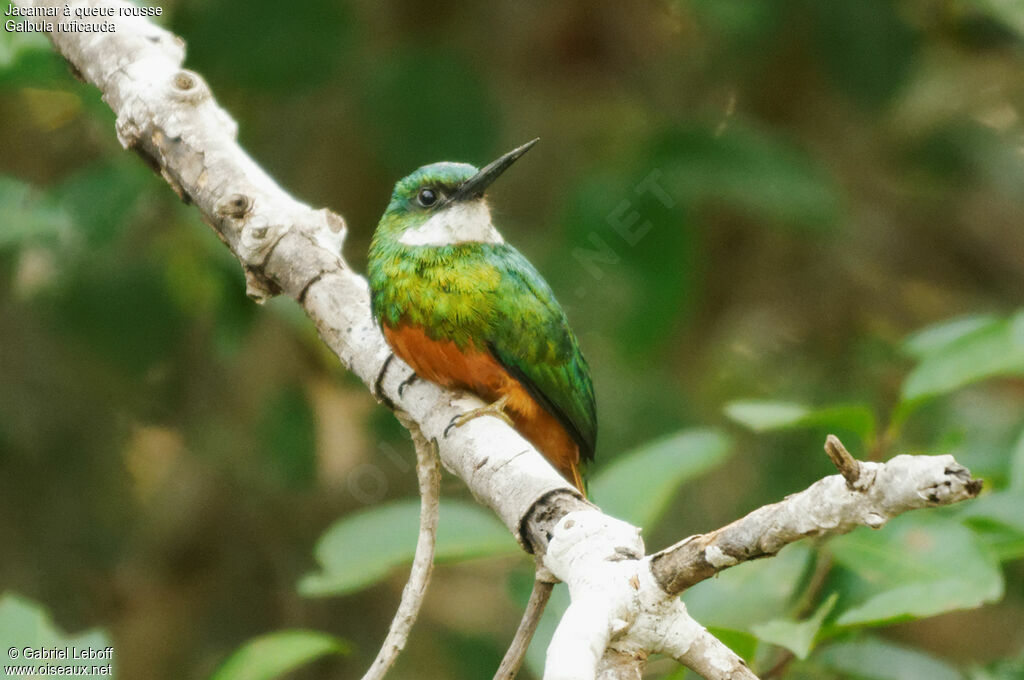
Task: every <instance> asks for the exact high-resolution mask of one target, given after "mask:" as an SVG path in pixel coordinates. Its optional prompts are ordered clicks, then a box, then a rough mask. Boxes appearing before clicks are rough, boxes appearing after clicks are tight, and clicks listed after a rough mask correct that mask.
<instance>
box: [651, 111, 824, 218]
mask: <svg viewBox="0 0 1024 680" xmlns="http://www.w3.org/2000/svg"><path fill="white" fill-rule="evenodd" d="M657 144H658V147H657V149H656V151H655V153H653V154H652V157H651V163H652V165H651V167H656V168H664V173H663V176H662V184H663V185H664V187H665V191H666V192H667V193H668V194H670V195H672V196H673V197H675V199H676V200H677V201H679V202H680V203H683V204H685V205H696V204H702V203H706V202H710V203H713V204H715V205H727V206H729V209H730V210H736V211H741V212H743V213H745V214H747V215H749V216H750V217H752V218H754V219H759V220H765V221H768V222H773V223H776V224H779V225H782V226H787V227H796V228H801V229H805V230H806V229H815V230H825V229H829V228H831V227H833V226H834V225H835V224H836V223H837V219H836V217H837V215H838V213H839V205H840V202H839V195H838V191H837V189H836V186H835V182H834V181H833V179H832V178H831V177H830V175H829V174H828V173H827V172H826V171H825V170H824V168H822V167H821V166H819V165H818V164H817V163H815V162H814V161H813V159H812V158H811V157H810V156H809V155H808V154H807V153H806V152H804V151H803V150H802V149H800V148H799V147H797V146H795V145H794V144H792V143H790V142H789V141H788V140H786V139H785V138H783V137H781V136H779V135H777V134H775V133H772V132H770V131H768V130H764V129H760V128H758V127H756V126H755V125H752V124H749V123H747V122H745V121H743V120H741V119H740V118H739V117H733V118H732V119H730V122H729V125H728V126H727V127H726V128H725V129H724V130H720V129H718V128H717V125H716V126H715V127H710V126H700V125H688V126H685V127H680V128H679V129H677V130H674V131H672V132H671V133H669V134H668V135H666V136H665V137H664V138H662V139H661V140H658V142H657Z"/></svg>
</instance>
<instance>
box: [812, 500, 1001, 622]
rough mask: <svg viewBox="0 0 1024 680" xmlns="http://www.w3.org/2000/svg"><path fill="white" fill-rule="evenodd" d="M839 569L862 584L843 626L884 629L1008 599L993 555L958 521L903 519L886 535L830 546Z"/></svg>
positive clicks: (862, 534) (864, 534)
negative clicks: (887, 624)
mask: <svg viewBox="0 0 1024 680" xmlns="http://www.w3.org/2000/svg"><path fill="white" fill-rule="evenodd" d="M829 550H830V552H831V553H832V555H833V557H834V559H835V562H836V564H838V565H841V566H843V567H845V568H847V569H849V570H850V571H852V572H853V573H854V574H855V575H856V576H857V577H858V578H859V579H860V581H861V585H862V586H863V589H862V592H861V593H859V597H858V599H859V602H858V603H857V604H854V605H853V606H850V607H848V608H846V610H845V611H844V612H843V613H842V614H841V615H840V616H839V618H838V619H837V621H836V623H837V624H838V625H841V626H854V625H865V624H878V623H882V622H890V621H900V620H906V619H912V618H923V617H926V616H933V615H935V614H941V613H944V612H948V611H954V610H957V609H970V608H974V607H978V606H980V605H982V604H983V603H985V602H994V601H996V600H998V599H999V598H1000V597H1002V594H1003V576H1002V572H1001V571H1000V569H999V563H998V560H997V559H996V557H995V555H994V554H993V553H992V551H991V550H990V549H989V548H988V547H987V546H986V545H984V543H982V542H981V540H979V539H978V538H977V537H976V536H975V535H974V534H973V533H972V532H971V531H970V530H968V529H967V528H966V527H964V526H963V525H962V524H960V523H958V522H956V521H954V520H948V519H946V520H936V519H921V518H917V517H911V516H903V517H899V518H897V519H896V520H893V521H892V522H890V523H889V525H888V527H886V529H885V530H884V531H871V530H869V529H866V528H862V529H858V530H856V531H854V532H852V533H850V534H847V535H845V536H839V537H837V538H835V539H833V540H832V542H831V543H830V544H829Z"/></svg>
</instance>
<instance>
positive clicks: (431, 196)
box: [416, 189, 437, 208]
mask: <svg viewBox="0 0 1024 680" xmlns="http://www.w3.org/2000/svg"><path fill="white" fill-rule="evenodd" d="M416 202H417V203H419V204H420V205H421V206H423V207H424V208H429V207H430V206H432V205H434V204H435V203H437V192H436V191H434V190H433V189H420V193H418V194H416Z"/></svg>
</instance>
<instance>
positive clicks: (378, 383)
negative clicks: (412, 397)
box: [373, 353, 402, 411]
mask: <svg viewBox="0 0 1024 680" xmlns="http://www.w3.org/2000/svg"><path fill="white" fill-rule="evenodd" d="M394 360H395V355H394V353H391V354H389V355H388V358H387V359H385V360H384V364H383V365H382V366H381V367H380V373H378V374H377V379H376V380H374V381H373V395H374V396H375V397H377V401H380V402H383V403H384V404H387V406H388V408H390V409H391V410H392V411H394V410H395V404H394V402H393V401H391V400H390V399H388V397H387V395H386V394H384V376H386V375H387V374H388V367H389V366H391V362H392V361H394ZM398 396H402V392H401V390H399V392H398Z"/></svg>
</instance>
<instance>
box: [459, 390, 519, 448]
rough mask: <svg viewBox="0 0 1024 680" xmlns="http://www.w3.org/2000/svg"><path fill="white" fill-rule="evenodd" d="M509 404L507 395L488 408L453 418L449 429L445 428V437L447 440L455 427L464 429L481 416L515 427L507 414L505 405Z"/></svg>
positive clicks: (476, 409)
mask: <svg viewBox="0 0 1024 680" xmlns="http://www.w3.org/2000/svg"><path fill="white" fill-rule="evenodd" d="M507 402H508V395H505V396H503V397H502V398H501V399H498V400H497V401H495V402H493V403H490V404H487V405H486V406H481V407H480V408H475V409H473V410H471V411H466V412H465V413H462V414H459V415H457V416H455V417H453V418H452V420H451V422H450V423H448V427H446V428H444V434H443V436H444V437H446V438H447V437H448V432H449V431H450V430H451V429H452V428H453V427H462V426H463V425H465V424H466V423H468V422H469V421H471V420H476V419H477V418H479V417H480V416H494V417H495V418H498V419H499V420H503V421H505V424H506V425H508V426H509V427H515V424H514V423H513V422H512V419H511V418H509V417H508V414H507V413H505V404H506V403H507Z"/></svg>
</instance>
